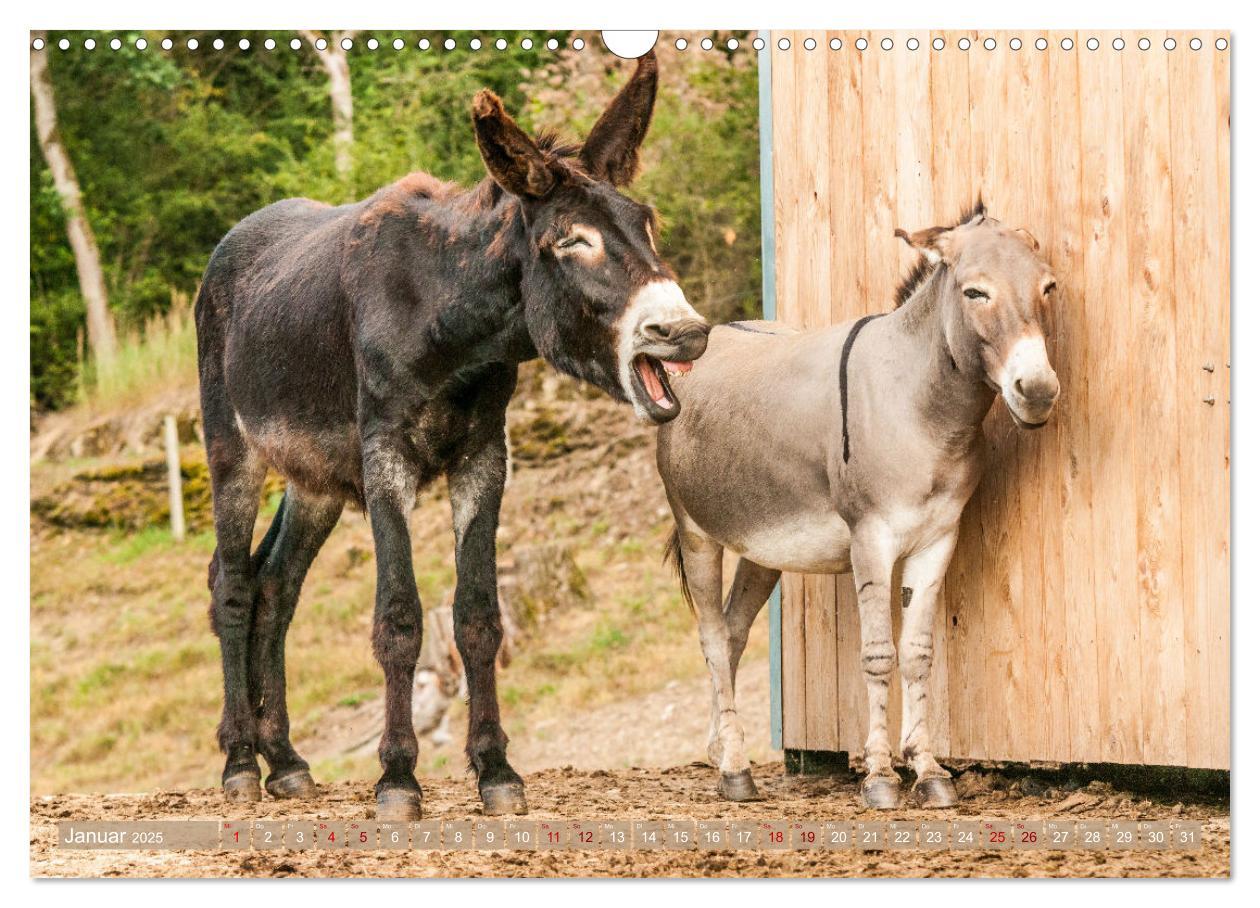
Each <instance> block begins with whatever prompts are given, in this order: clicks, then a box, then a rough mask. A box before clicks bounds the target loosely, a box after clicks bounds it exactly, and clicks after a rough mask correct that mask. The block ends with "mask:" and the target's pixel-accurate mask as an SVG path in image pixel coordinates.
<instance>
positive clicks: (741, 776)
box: [718, 769, 761, 801]
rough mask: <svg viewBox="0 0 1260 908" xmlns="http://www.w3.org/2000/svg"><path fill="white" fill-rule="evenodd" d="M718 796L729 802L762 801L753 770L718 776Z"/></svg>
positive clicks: (725, 773)
mask: <svg viewBox="0 0 1260 908" xmlns="http://www.w3.org/2000/svg"><path fill="white" fill-rule="evenodd" d="M718 794H720V795H721V796H722V797H724V798H726V800H728V801H760V800H761V795H760V794H759V793H758V792H757V784H756V783H755V782H753V777H752V770H750V769H745V770H741V771H740V772H724V773H720V774H719V775H718Z"/></svg>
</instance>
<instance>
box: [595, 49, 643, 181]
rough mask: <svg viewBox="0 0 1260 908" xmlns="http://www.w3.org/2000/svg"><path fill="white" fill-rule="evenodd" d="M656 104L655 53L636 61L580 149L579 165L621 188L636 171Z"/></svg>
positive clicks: (598, 177) (596, 176)
mask: <svg viewBox="0 0 1260 908" xmlns="http://www.w3.org/2000/svg"><path fill="white" fill-rule="evenodd" d="M655 104H656V51H654V50H650V51H648V52H647V53H646V54H644V55H643V56H642V57H640V58H639V62H638V64H637V65H636V66H635V68H634V75H633V76H631V77H630V81H629V82H627V83H626V84H625V87H623V88H622V89H621V91H619V92H617V97H615V98H613V99H612V102H611V103H610V104H609V105H608V109H607V110H605V111H604V113H603V115H601V116H600V118H599V120H598V121H596V123H595V125H594V126H593V127H592V128H591V134H590V135H589V136H587V137H586V143H585V144H584V145H583V146H582V152H581V158H582V166H583V167H585V168H586V172H587V173H589V174H590V175H591V176H592V177H594V178H595V179H597V180H607V181H608V182H609V183H612V184H613V185H614V186H625V185H626V184H627V183H629V182H630V181H631V180H633V179H634V177H635V174H636V173H637V172H638V170H639V146H640V145H642V144H643V137H644V136H646V135H647V130H648V124H649V123H651V122H652V108H653V106H654V105H655Z"/></svg>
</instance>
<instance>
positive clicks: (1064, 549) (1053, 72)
mask: <svg viewBox="0 0 1260 908" xmlns="http://www.w3.org/2000/svg"><path fill="white" fill-rule="evenodd" d="M1064 38H1070V39H1072V40H1073V41H1079V37H1078V35H1077V34H1076V33H1075V32H1051V33H1049V34H1048V35H1047V40H1048V42H1049V45H1048V47H1047V49H1046V55H1047V60H1048V64H1049V79H1050V84H1049V105H1050V122H1051V123H1053V124H1054V133H1055V135H1054V142H1053V143H1052V154H1051V163H1050V173H1051V184H1052V197H1053V199H1054V205H1052V206H1051V212H1050V217H1051V222H1050V225H1049V228H1048V234H1049V235H1048V236H1047V237H1046V238H1043V244H1044V245H1045V246H1046V254H1047V257H1048V259H1049V261H1050V265H1051V267H1052V268H1054V271H1055V279H1056V281H1057V282H1058V285H1059V286H1058V290H1057V291H1055V293H1054V295H1053V299H1052V300H1051V305H1050V312H1049V315H1048V321H1049V323H1050V326H1051V328H1050V331H1049V343H1050V350H1051V355H1052V357H1053V363H1054V367H1055V369H1056V370H1057V371H1058V373H1059V384H1060V389H1061V390H1060V398H1059V404H1058V406H1057V407H1056V409H1055V414H1054V422H1055V429H1056V431H1057V433H1058V436H1057V437H1058V440H1059V448H1058V453H1057V457H1058V460H1057V463H1056V464H1055V465H1054V466H1053V468H1051V470H1050V472H1052V473H1053V477H1051V478H1052V479H1053V480H1054V481H1056V482H1057V483H1058V485H1057V491H1058V500H1057V501H1055V500H1052V499H1051V500H1044V501H1043V505H1042V507H1043V514H1044V515H1045V517H1046V519H1047V520H1050V519H1051V518H1052V517H1053V515H1054V514H1055V513H1056V512H1055V507H1056V505H1057V507H1058V508H1059V509H1060V511H1061V513H1062V520H1061V523H1060V524H1059V526H1058V527H1055V526H1052V525H1047V526H1046V527H1045V532H1046V535H1047V536H1055V537H1057V538H1059V539H1061V550H1060V558H1061V561H1062V570H1063V577H1062V586H1061V587H1060V588H1059V595H1060V597H1061V600H1062V601H1061V607H1060V608H1059V609H1058V610H1057V612H1056V614H1057V615H1058V616H1060V618H1061V620H1062V622H1063V638H1062V642H1063V646H1064V650H1063V651H1062V652H1061V653H1060V654H1059V657H1058V658H1059V659H1060V660H1061V663H1062V664H1060V665H1054V666H1053V669H1052V670H1051V671H1050V672H1049V673H1048V677H1047V679H1046V680H1047V684H1046V696H1047V698H1054V697H1059V698H1062V699H1063V700H1064V702H1065V704H1066V706H1067V709H1066V732H1067V742H1066V746H1065V747H1064V748H1063V750H1061V751H1058V752H1059V753H1063V754H1065V755H1066V756H1064V757H1063V758H1062V759H1067V760H1073V761H1087V760H1098V759H1101V750H1100V748H1099V746H1098V742H1099V716H1098V661H1097V660H1096V659H1095V658H1093V653H1094V651H1095V638H1096V633H1095V631H1096V627H1097V619H1096V615H1095V599H1094V594H1095V591H1094V533H1093V513H1092V508H1093V495H1094V489H1093V482H1092V473H1091V471H1090V469H1089V463H1088V461H1089V455H1090V445H1091V441H1090V426H1089V419H1088V405H1089V386H1090V381H1091V378H1092V373H1093V371H1094V365H1093V356H1094V353H1093V351H1091V349H1090V347H1089V342H1090V332H1089V324H1090V322H1092V320H1093V319H1094V318H1095V317H1096V316H1095V313H1096V310H1097V307H1096V306H1093V305H1091V304H1090V300H1088V299H1087V298H1086V294H1085V286H1084V281H1083V269H1084V249H1083V246H1084V238H1083V227H1082V223H1081V131H1082V129H1083V128H1085V127H1084V124H1082V122H1081V117H1080V99H1079V90H1080V86H1079V77H1078V73H1077V54H1076V52H1075V51H1064V50H1063V49H1062V41H1063V39H1064ZM1056 529H1059V530H1061V532H1056ZM1047 604H1049V603H1047ZM1047 618H1048V621H1050V620H1053V618H1052V617H1051V616H1047ZM1051 752H1053V751H1051Z"/></svg>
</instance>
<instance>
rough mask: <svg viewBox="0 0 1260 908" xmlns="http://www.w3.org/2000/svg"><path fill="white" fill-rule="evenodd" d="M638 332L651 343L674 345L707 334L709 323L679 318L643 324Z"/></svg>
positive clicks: (696, 319)
mask: <svg viewBox="0 0 1260 908" xmlns="http://www.w3.org/2000/svg"><path fill="white" fill-rule="evenodd" d="M639 332H640V333H641V334H642V335H643V337H644V338H646V339H647V340H648V341H649V342H651V343H664V344H674V343H679V342H681V341H683V340H686V339H690V338H694V337H696V336H701V337H703V336H705V335H707V334H708V333H709V323H708V322H706V321H705V320H704V319H701V318H680V319H675V320H674V321H672V322H644V323H643V324H642V325H640V326H639Z"/></svg>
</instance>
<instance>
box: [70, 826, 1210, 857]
mask: <svg viewBox="0 0 1260 908" xmlns="http://www.w3.org/2000/svg"><path fill="white" fill-rule="evenodd" d="M1202 844H1203V824H1202V823H1201V822H1198V821H1195V820H1181V819H1177V820H942V821H935V822H915V821H896V820H894V821H890V822H866V821H856V820H854V821H850V820H837V821H821V822H808V821H798V820H546V819H543V820H516V819H510V820H421V821H417V822H413V823H377V822H375V821H372V820H364V821H358V820H344V821H343V820H148V821H130V822H122V821H120V822H110V821H92V822H83V821H78V820H65V821H61V822H58V824H57V847H59V848H66V849H74V850H127V851H180V850H188V851H240V850H254V851H268V850H286V851H338V850H346V851H355V850H363V851H367V850H373V851H375V850H394V851H433V850H440V851H498V850H505V851H547V850H552V849H574V850H592V851H624V850H646V851H651V850H663V851H688V850H696V851H722V850H728V851H729V850H735V851H739V850H759V851H813V850H820V851H844V850H854V851H900V850H915V851H960V850H972V849H974V850H995V851H1031V850H1055V849H1058V850H1069V849H1070V850H1086V851H1103V850H1110V851H1133V850H1136V851H1163V850H1188V849H1198V848H1200V847H1201V846H1202Z"/></svg>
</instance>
